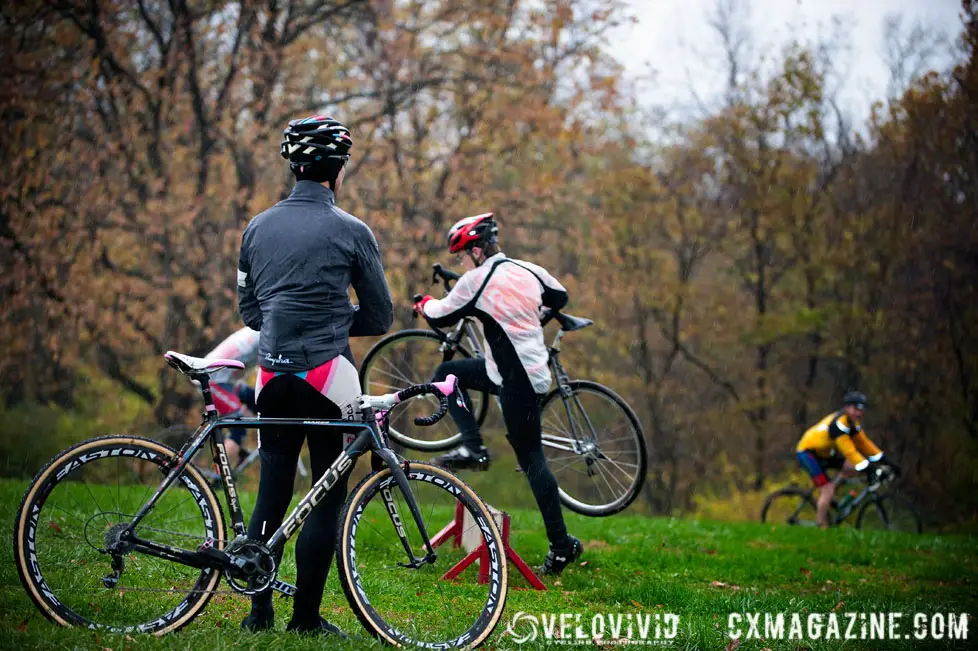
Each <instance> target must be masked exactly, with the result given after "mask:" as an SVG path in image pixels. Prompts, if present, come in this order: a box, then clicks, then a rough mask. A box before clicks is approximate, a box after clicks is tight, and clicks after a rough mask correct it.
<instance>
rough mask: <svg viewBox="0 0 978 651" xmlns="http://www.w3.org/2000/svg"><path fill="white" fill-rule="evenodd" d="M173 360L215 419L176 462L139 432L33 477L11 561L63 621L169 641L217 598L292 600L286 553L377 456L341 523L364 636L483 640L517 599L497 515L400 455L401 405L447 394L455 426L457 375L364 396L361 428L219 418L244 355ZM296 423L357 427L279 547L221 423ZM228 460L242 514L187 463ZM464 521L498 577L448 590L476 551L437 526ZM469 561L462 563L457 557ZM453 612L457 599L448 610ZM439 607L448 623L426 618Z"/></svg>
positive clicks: (345, 576) (228, 484) (278, 536)
mask: <svg viewBox="0 0 978 651" xmlns="http://www.w3.org/2000/svg"><path fill="white" fill-rule="evenodd" d="M166 360H167V362H168V363H169V364H170V365H171V366H172V367H173V368H175V369H177V370H178V371H180V372H181V373H183V374H185V375H187V376H189V377H190V378H191V379H192V380H194V381H195V382H197V383H199V386H200V389H201V392H202V394H203V398H204V403H205V411H204V414H203V420H202V422H201V424H200V427H199V428H198V429H197V431H196V432H195V434H194V435H193V437H191V439H190V440H188V441H187V442H186V444H185V445H184V446H183V447H182V448H181V449H180V450H179V451H178V452H177V451H174V450H173V449H171V448H168V447H166V446H164V445H162V444H161V443H159V442H156V441H152V440H148V439H140V438H135V437H131V436H107V437H102V438H95V439H91V440H88V441H85V442H83V443H79V444H78V445H76V446H74V447H72V448H70V449H68V450H66V451H64V452H62V453H61V454H59V455H58V456H56V457H55V458H54V459H53V460H52V461H51V462H49V463H48V464H47V465H46V466H45V467H44V468H42V469H41V471H40V472H39V473H38V474H37V476H36V477H35V478H34V480H33V482H32V483H31V485H30V487H29V488H28V489H27V492H26V494H25V496H24V499H23V502H22V503H21V505H20V509H19V511H18V513H17V519H16V524H15V532H14V556H15V559H16V564H17V569H18V572H19V574H20V578H21V582H22V583H23V585H24V588H25V589H26V590H27V593H28V595H29V596H30V598H31V599H32V600H33V602H34V603H35V605H36V606H37V607H38V608H39V609H40V610H41V612H42V613H44V615H45V616H47V617H48V618H49V619H51V620H52V621H54V622H56V623H58V624H61V625H64V626H85V627H90V628H99V629H107V630H111V631H118V632H122V631H124V632H134V631H139V632H147V633H155V634H157V635H162V634H164V633H168V632H170V631H173V630H176V629H178V628H180V627H182V626H185V625H187V624H188V623H190V622H191V621H192V620H193V619H194V618H195V617H196V616H197V615H199V614H200V613H201V611H202V610H203V608H204V606H205V605H206V604H207V602H208V601H209V600H210V599H211V597H212V596H213V595H214V594H215V593H216V592H218V586H219V585H220V583H221V578H222V577H224V579H225V580H226V582H227V585H228V586H229V588H230V590H228V591H227V592H230V591H233V592H237V593H240V594H244V595H251V594H255V593H258V592H262V591H265V590H276V591H278V592H281V593H283V594H285V595H292V594H293V593H294V591H295V588H294V587H293V586H292V585H290V584H288V583H287V582H285V581H283V580H282V579H281V578H280V577H279V575H278V573H279V564H278V559H280V558H281V550H282V548H283V546H284V544H285V542H286V541H287V540H288V539H289V538H290V537H291V536H292V535H293V534H295V532H296V531H297V530H298V529H299V527H300V525H301V524H302V523H303V521H304V520H305V519H306V517H307V516H308V515H309V513H310V511H311V510H312V509H313V507H315V506H316V504H318V503H319V502H320V501H321V500H322V499H323V498H324V496H325V495H326V494H327V493H328V492H329V491H330V490H331V489H332V488H333V486H335V485H336V483H337V482H338V481H339V478H340V477H341V476H342V475H343V474H344V473H347V472H349V471H350V469H351V468H352V467H353V465H354V463H355V461H356V459H357V458H358V457H360V456H361V455H362V454H364V453H365V452H367V451H370V452H371V453H372V455H371V461H372V464H371V466H372V472H370V474H368V475H367V476H366V477H365V478H364V479H363V480H362V481H361V482H360V483H359V484H358V485H357V487H356V488H354V489H353V490H352V491H350V495H349V498H348V500H347V502H346V504H345V505H344V507H343V510H342V512H341V515H340V521H339V532H338V535H339V541H338V544H337V570H338V573H339V577H340V584H341V585H342V587H343V592H344V593H345V595H346V598H347V600H348V601H349V603H350V607H351V608H352V610H353V612H354V613H355V614H356V616H357V618H358V619H359V620H360V622H361V623H362V624H363V626H364V627H365V628H366V629H367V630H368V631H369V632H370V633H371V634H372V635H374V636H376V637H378V638H380V639H381V640H383V641H385V642H387V643H390V644H395V645H415V646H425V647H429V648H434V647H436V645H437V648H448V647H464V648H469V647H472V646H476V645H478V644H480V643H482V642H483V641H484V640H485V639H486V638H487V637H488V636H489V634H490V633H491V632H492V630H493V628H494V627H495V626H496V624H497V623H498V621H499V618H500V616H501V614H502V611H503V606H504V603H505V600H506V590H507V565H506V559H505V554H504V548H503V542H502V539H501V537H500V534H499V531H498V529H497V527H496V525H495V523H494V521H493V519H492V516H491V515H490V513H489V511H488V509H487V507H486V505H485V504H484V503H483V502H482V500H481V499H480V498H479V497H478V496H477V495H476V494H475V493H474V492H473V491H472V489H471V488H469V487H468V486H467V485H466V484H465V483H464V482H462V481H461V480H460V479H458V478H457V477H455V476H454V475H453V474H451V473H450V472H448V471H447V470H444V469H442V468H437V467H434V466H431V465H428V464H425V463H416V462H413V461H411V462H409V461H405V460H403V459H400V458H398V457H396V456H395V454H394V453H393V452H392V451H391V449H390V448H389V445H388V438H387V431H388V417H389V412H390V411H391V410H396V408H397V406H398V405H400V404H404V402H405V401H407V400H409V399H410V398H413V397H416V396H422V395H437V396H438V400H439V402H440V405H439V408H438V411H437V412H436V413H435V414H433V415H431V416H427V417H423V418H418V419H417V424H418V425H419V426H424V425H428V424H431V423H434V422H436V421H437V420H438V419H439V418H441V417H442V416H444V414H445V412H446V410H447V406H448V402H447V396H449V395H451V394H452V392H453V390H454V383H455V378H454V377H450V378H448V379H447V380H446V381H445V382H441V383H435V384H423V385H415V386H412V387H409V388H407V389H405V390H402V391H399V392H397V393H390V394H386V395H382V396H369V395H364V396H361V398H360V400H359V414H357V416H355V417H354V418H357V419H358V420H308V419H301V418H261V419H259V418H230V417H218V415H217V412H216V409H215V407H214V404H213V399H212V396H211V390H210V387H209V383H208V374H209V373H211V372H214V371H216V370H218V369H221V368H238V367H239V366H240V364H241V363H240V362H237V361H235V360H210V359H208V360H205V359H199V358H194V357H189V356H185V355H181V354H178V353H172V352H170V353H167V354H166ZM270 424H274V425H294V426H302V427H315V428H321V429H323V430H324V431H323V432H322V433H323V434H324V435H338V434H340V433H341V432H344V433H350V432H351V431H352V432H354V433H355V438H354V439H353V441H352V442H351V443H350V444H349V445H348V446H347V447H346V449H345V450H344V451H343V452H341V453H340V455H339V457H337V459H336V461H335V462H334V463H333V465H332V466H331V467H330V468H329V470H327V471H326V473H325V474H324V475H323V476H322V477H320V478H318V479H317V480H316V482H315V483H314V484H313V486H312V489H311V490H310V491H309V493H308V494H307V495H305V496H304V497H303V498H302V499H301V500H300V501H299V503H298V505H297V506H296V508H295V509H294V510H293V511H292V513H291V514H289V516H288V517H287V518H286V519H285V521H284V522H283V523H282V526H281V527H279V528H278V529H277V530H276V531H275V532H274V533H273V534H272V535H271V537H270V539H269V540H268V543H267V544H262V543H260V542H258V541H256V540H253V539H249V538H248V537H247V535H246V531H247V527H246V524H245V519H244V514H243V511H242V506H241V499H240V495H239V494H238V493H237V491H236V489H235V483H234V478H233V476H232V473H231V470H230V465H229V463H228V459H227V455H226V453H225V450H224V435H223V433H222V430H223V429H226V428H230V427H242V426H243V427H260V426H262V425H270ZM208 441H209V442H210V447H211V451H212V453H213V455H214V458H215V459H216V460H217V465H218V468H219V471H220V475H221V480H222V483H223V486H224V495H225V498H226V500H227V504H228V508H229V511H230V528H228V522H227V521H226V520H225V516H224V513H223V510H222V506H221V503H220V502H219V500H218V497H217V496H216V494H215V493H214V491H213V490H212V489H211V487H210V485H209V483H208V482H207V480H206V479H205V478H204V477H203V476H202V475H201V473H200V472H199V470H198V469H197V468H196V467H195V466H194V465H193V464H192V463H191V462H190V461H191V459H192V458H193V457H194V455H195V454H196V453H197V452H198V450H200V449H201V447H202V446H203V445H204V444H205V443H206V442H208ZM133 459H142V460H144V461H146V462H149V463H152V464H154V465H155V466H156V467H157V468H158V469H159V472H160V473H161V474H162V477H160V476H159V475H157V479H155V480H154V481H153V482H151V483H148V484H141V483H140V481H139V477H138V474H137V473H135V472H134V471H133V469H132V466H133V464H132V463H131V462H132V460H133ZM459 504H461V506H462V507H463V508H464V509H465V510H466V511H468V513H469V516H470V518H469V519H468V520H467V521H470V522H473V523H474V524H473V525H472V529H473V532H474V534H475V537H476V540H478V541H479V542H481V543H483V544H485V546H486V549H487V554H486V556H485V557H484V558H485V559H487V560H486V561H484V562H486V563H487V566H488V567H487V568H485V569H487V571H488V574H489V577H490V580H489V582H488V583H485V584H478V583H476V582H475V581H473V582H471V583H468V582H466V583H463V582H458V581H453V582H447V581H442V580H440V577H441V575H442V573H443V572H444V571H445V570H446V569H447V568H448V567H451V566H452V564H454V562H456V561H457V560H459V558H461V557H462V556H463V555H464V554H465V550H464V549H458V550H455V549H448V548H447V547H449V546H446V547H445V548H439V550H438V552H437V553H436V552H435V550H434V548H433V546H432V544H431V539H430V537H429V531H430V527H431V526H432V523H433V522H434V521H435V520H436V519H437V524H439V525H440V524H443V523H444V522H448V521H450V520H452V518H453V515H454V514H455V512H456V507H457V505H459ZM453 555H455V556H457V557H458V558H456V557H454V556H453ZM445 604H451V608H448V609H446V608H445V607H444V606H445ZM433 612H438V613H439V616H438V617H437V618H432V617H430V616H428V615H429V614H430V613H433Z"/></svg>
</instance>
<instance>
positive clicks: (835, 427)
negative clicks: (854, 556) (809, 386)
mask: <svg viewBox="0 0 978 651" xmlns="http://www.w3.org/2000/svg"><path fill="white" fill-rule="evenodd" d="M843 402H844V406H843V408H842V409H841V410H840V411H836V412H833V413H831V414H829V415H828V416H826V417H825V418H823V419H822V420H820V421H819V422H818V423H817V424H815V426H813V427H812V428H810V429H809V430H808V431H807V432H805V434H804V436H802V437H801V440H800V441H798V447H797V448H796V449H797V452H798V462H799V463H800V464H801V466H802V468H804V469H805V470H806V471H807V472H808V474H809V475H811V477H812V481H813V482H814V483H815V486H817V487H818V490H819V494H818V515H817V517H816V521H817V522H818V525H819V526H820V527H827V526H828V514H829V507H830V506H831V505H832V498H833V497H834V496H835V487H836V485H837V482H838V481H839V480H840V479H841V478H845V477H855V476H856V475H858V474H859V473H860V472H866V473H871V472H872V470H873V468H875V467H876V466H879V465H886V466H889V467H890V468H891V469H892V470H893V471H894V472H895V473H897V474H900V469H899V468H898V467H897V465H896V464H895V463H893V462H892V461H890V460H888V459H887V458H886V457H885V455H884V454H883V451H882V450H880V449H879V447H877V446H876V444H875V443H873V442H872V441H871V440H870V439H869V437H868V436H866V432H864V431H863V426H862V418H863V412H864V411H865V409H866V396H865V394H862V393H860V392H858V391H850V392H849V393H847V394H846V396H845V399H844V400H843ZM828 469H838V470H839V474H838V475H836V477H835V479H834V480H832V481H829V480H828V478H827V477H826V476H825V471H826V470H828Z"/></svg>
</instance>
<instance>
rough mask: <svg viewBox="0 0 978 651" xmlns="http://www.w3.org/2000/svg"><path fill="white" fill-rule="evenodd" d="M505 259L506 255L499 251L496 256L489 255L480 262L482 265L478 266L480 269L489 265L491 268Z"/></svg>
mask: <svg viewBox="0 0 978 651" xmlns="http://www.w3.org/2000/svg"><path fill="white" fill-rule="evenodd" d="M505 259H506V254H505V253H503V252H502V251H500V252H499V253H497V254H496V255H491V256H489V257H488V258H486V259H485V260H483V261H482V264H480V265H479V266H480V267H484V266H486V265H489V266H490V267H491V266H492V265H494V264H495V263H496V262H498V261H499V260H505Z"/></svg>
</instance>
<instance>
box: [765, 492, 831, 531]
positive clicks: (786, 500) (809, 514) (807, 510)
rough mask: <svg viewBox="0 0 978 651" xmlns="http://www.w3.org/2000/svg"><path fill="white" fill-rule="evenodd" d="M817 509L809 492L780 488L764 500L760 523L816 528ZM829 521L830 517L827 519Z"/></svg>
mask: <svg viewBox="0 0 978 651" xmlns="http://www.w3.org/2000/svg"><path fill="white" fill-rule="evenodd" d="M817 513H818V507H817V506H816V505H815V500H814V499H812V493H811V491H807V490H804V489H802V488H795V487H789V488H782V489H781V490H777V491H774V492H773V493H771V494H770V495H768V496H767V499H765V500H764V506H763V507H762V508H761V522H766V523H772V524H781V523H782V522H783V523H786V524H790V525H798V526H802V527H817V526H818V523H817V522H816V519H815V518H816V515H817ZM829 521H831V516H830V518H829Z"/></svg>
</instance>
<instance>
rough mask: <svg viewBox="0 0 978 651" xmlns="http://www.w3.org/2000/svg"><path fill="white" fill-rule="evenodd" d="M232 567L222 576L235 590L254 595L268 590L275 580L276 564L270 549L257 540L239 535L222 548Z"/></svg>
mask: <svg viewBox="0 0 978 651" xmlns="http://www.w3.org/2000/svg"><path fill="white" fill-rule="evenodd" d="M224 553H226V554H227V555H228V556H229V557H230V558H231V563H232V567H231V568H230V569H227V570H225V571H224V578H225V579H227V582H228V585H229V586H231V589H232V590H234V591H235V592H239V593H241V594H245V595H254V594H258V593H260V592H264V591H266V590H268V589H269V588H270V587H271V585H272V582H273V581H274V580H275V573H276V570H277V569H278V568H277V564H276V562H275V556H274V554H272V552H271V550H269V549H268V547H266V546H265V545H263V544H262V543H260V542H258V541H257V540H251V539H249V538H246V537H244V536H239V537H238V538H235V539H234V540H232V541H231V542H230V543H229V544H228V546H227V547H226V548H225V549H224Z"/></svg>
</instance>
